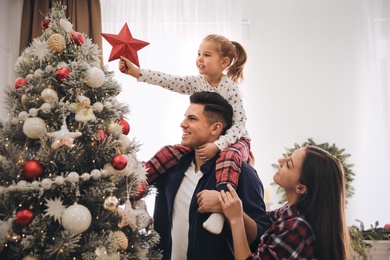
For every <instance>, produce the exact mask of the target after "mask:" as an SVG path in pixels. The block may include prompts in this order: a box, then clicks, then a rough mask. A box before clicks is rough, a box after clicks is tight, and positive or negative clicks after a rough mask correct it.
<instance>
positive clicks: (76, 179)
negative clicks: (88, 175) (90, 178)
mask: <svg viewBox="0 0 390 260" xmlns="http://www.w3.org/2000/svg"><path fill="white" fill-rule="evenodd" d="M66 180H67V181H69V182H73V183H76V182H79V180H80V176H79V174H78V173H77V172H70V173H69V174H68V176H66Z"/></svg>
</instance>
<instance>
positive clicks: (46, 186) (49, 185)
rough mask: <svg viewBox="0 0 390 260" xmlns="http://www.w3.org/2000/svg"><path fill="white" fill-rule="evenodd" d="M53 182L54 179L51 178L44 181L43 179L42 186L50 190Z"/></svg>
mask: <svg viewBox="0 0 390 260" xmlns="http://www.w3.org/2000/svg"><path fill="white" fill-rule="evenodd" d="M52 183H53V181H52V180H51V179H49V178H44V179H43V180H42V181H41V187H42V188H43V189H45V190H50V189H51V184H52Z"/></svg>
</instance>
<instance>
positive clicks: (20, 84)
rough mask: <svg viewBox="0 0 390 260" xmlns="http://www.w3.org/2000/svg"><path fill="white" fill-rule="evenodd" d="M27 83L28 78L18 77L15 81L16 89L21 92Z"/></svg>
mask: <svg viewBox="0 0 390 260" xmlns="http://www.w3.org/2000/svg"><path fill="white" fill-rule="evenodd" d="M26 85H27V80H26V79H25V78H17V79H16V80H15V83H14V87H15V90H16V91H18V92H20V90H21V88H23V87H24V86H26Z"/></svg>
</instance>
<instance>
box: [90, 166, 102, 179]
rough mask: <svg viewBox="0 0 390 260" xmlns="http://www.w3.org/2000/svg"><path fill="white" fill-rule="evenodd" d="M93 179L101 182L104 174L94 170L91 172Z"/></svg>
mask: <svg viewBox="0 0 390 260" xmlns="http://www.w3.org/2000/svg"><path fill="white" fill-rule="evenodd" d="M91 177H92V179H94V180H95V181H96V180H99V179H100V178H101V177H102V172H101V171H100V170H98V169H93V170H92V171H91Z"/></svg>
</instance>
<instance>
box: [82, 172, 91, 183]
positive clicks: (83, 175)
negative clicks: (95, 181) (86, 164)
mask: <svg viewBox="0 0 390 260" xmlns="http://www.w3.org/2000/svg"><path fill="white" fill-rule="evenodd" d="M80 179H81V180H82V181H89V179H91V174H89V173H88V172H84V173H83V174H81V176H80Z"/></svg>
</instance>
